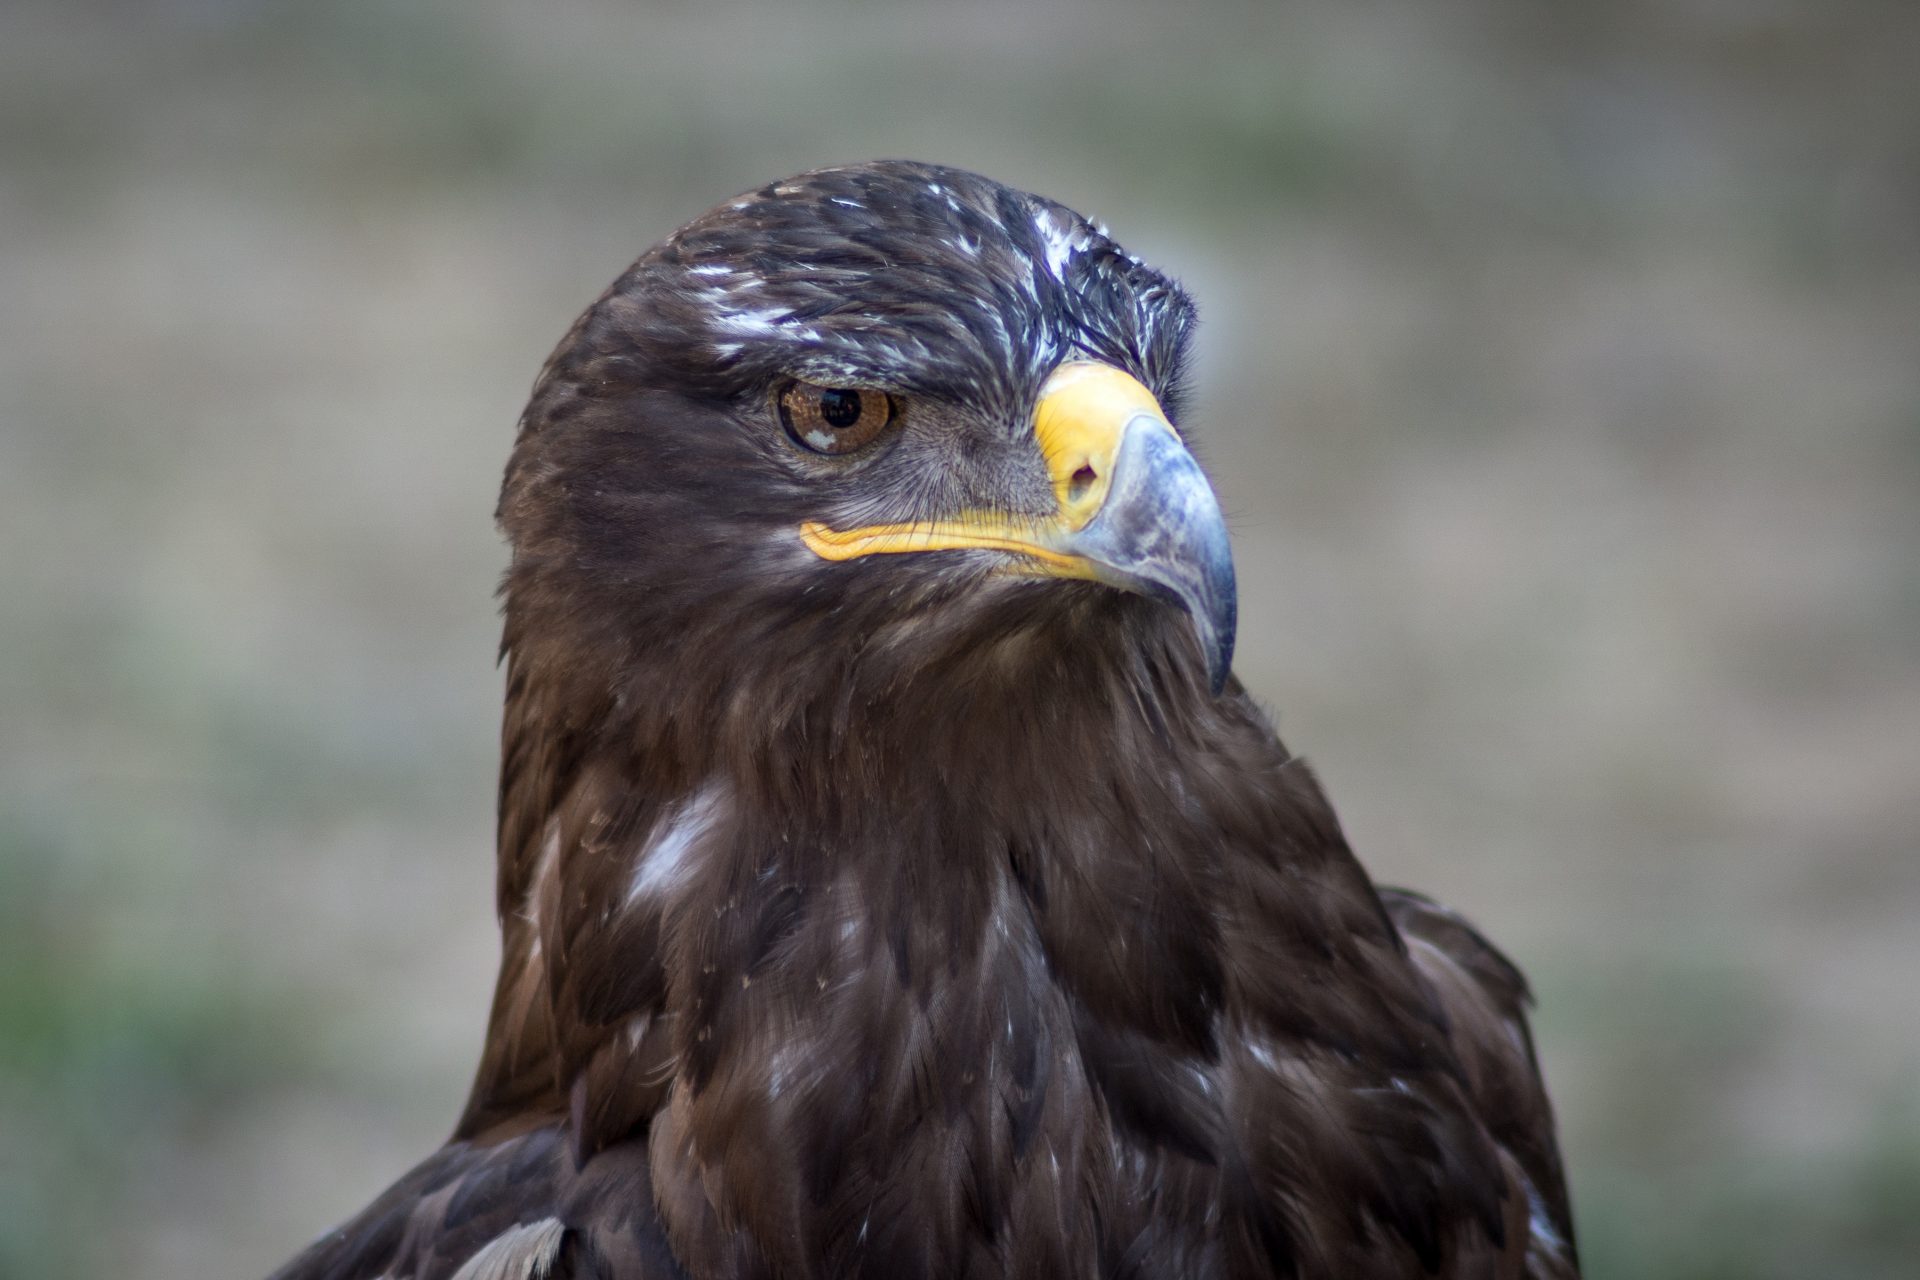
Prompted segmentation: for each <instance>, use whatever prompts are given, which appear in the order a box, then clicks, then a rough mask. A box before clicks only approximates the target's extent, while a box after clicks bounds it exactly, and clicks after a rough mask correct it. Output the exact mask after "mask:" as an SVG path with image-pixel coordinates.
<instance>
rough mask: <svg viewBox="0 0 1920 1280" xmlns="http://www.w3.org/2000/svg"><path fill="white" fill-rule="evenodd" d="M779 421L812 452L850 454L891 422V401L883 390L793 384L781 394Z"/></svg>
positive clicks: (806, 383) (803, 383)
mask: <svg viewBox="0 0 1920 1280" xmlns="http://www.w3.org/2000/svg"><path fill="white" fill-rule="evenodd" d="M780 421H781V422H782V423H783V424H785V426H786V428H787V434H788V435H790V436H792V437H793V438H794V439H795V440H796V441H798V442H799V443H800V444H802V445H805V446H806V447H807V448H809V449H811V450H813V451H814V452H815V453H852V452H853V451H854V450H855V449H858V448H859V447H860V446H861V445H864V444H868V443H870V442H871V441H872V440H873V438H874V437H875V436H877V435H879V434H880V433H881V431H883V430H885V428H886V425H887V424H888V423H889V422H891V421H893V399H892V397H890V396H888V395H887V393H886V392H884V391H863V390H860V389H858V388H855V387H822V386H816V385H815V384H813V383H811V382H796V383H794V384H793V385H792V386H790V387H788V388H787V389H786V390H785V391H783V392H781V393H780Z"/></svg>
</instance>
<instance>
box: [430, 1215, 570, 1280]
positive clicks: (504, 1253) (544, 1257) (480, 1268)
mask: <svg viewBox="0 0 1920 1280" xmlns="http://www.w3.org/2000/svg"><path fill="white" fill-rule="evenodd" d="M566 1232H567V1226H566V1224H565V1223H564V1222H561V1221H560V1219H558V1218H542V1219H541V1220H540V1221H538V1222H527V1223H523V1224H521V1225H520V1226H517V1227H514V1228H513V1229H512V1230H510V1231H503V1232H501V1233H500V1234H499V1235H497V1236H495V1237H494V1238H493V1239H491V1240H489V1241H487V1243H486V1244H485V1245H483V1246H481V1248H480V1252H478V1253H476V1254H474V1255H473V1256H472V1257H471V1258H468V1259H467V1260H466V1262H465V1263H464V1264H463V1265H462V1266H461V1268H460V1269H459V1270H458V1271H456V1272H454V1273H453V1280H547V1276H548V1275H550V1274H551V1273H552V1271H553V1262H554V1259H555V1258H557V1257H558V1256H559V1255H560V1241H561V1238H562V1237H563V1236H565V1235H566Z"/></svg>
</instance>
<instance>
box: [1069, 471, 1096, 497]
mask: <svg viewBox="0 0 1920 1280" xmlns="http://www.w3.org/2000/svg"><path fill="white" fill-rule="evenodd" d="M1099 478H1100V477H1099V476H1098V475H1097V474H1095V472H1094V469H1093V468H1092V467H1091V466H1083V467H1081V468H1080V469H1079V470H1078V471H1076V472H1074V473H1073V476H1072V478H1070V479H1069V480H1068V481H1067V501H1069V502H1078V501H1080V499H1082V498H1084V497H1086V496H1087V490H1088V489H1091V488H1092V487H1093V482H1094V481H1095V480H1097V479H1099Z"/></svg>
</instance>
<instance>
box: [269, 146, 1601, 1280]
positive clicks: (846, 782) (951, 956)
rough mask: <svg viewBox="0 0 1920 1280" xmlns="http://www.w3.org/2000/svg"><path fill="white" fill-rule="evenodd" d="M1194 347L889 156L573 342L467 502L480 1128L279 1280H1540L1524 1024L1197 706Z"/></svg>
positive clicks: (923, 172)
mask: <svg viewBox="0 0 1920 1280" xmlns="http://www.w3.org/2000/svg"><path fill="white" fill-rule="evenodd" d="M1193 327H1194V306H1193V303H1192V302H1191V301H1190V299H1189V298H1188V296H1187V294H1186V293H1185V292H1184V291H1183V290H1182V289H1181V287H1180V286H1179V285H1177V284H1176V283H1175V282H1174V281H1173V280H1172V279H1170V278H1169V277H1167V276H1166V275H1163V274H1161V273H1160V272H1159V271H1157V270H1155V269H1154V268H1152V267H1150V266H1148V265H1147V264H1145V263H1144V262H1142V261H1141V260H1140V259H1139V258H1137V257H1135V256H1134V255H1132V254H1130V253H1128V252H1127V251H1126V250H1125V249H1123V248H1122V247H1121V246H1120V245H1119V244H1117V243H1115V242H1114V241H1113V240H1112V239H1111V238H1110V237H1109V236H1108V234H1107V232H1106V230H1105V229H1104V228H1102V227H1100V226H1098V225H1095V224H1093V223H1090V222H1088V221H1087V220H1086V219H1084V218H1082V217H1081V216H1079V215H1078V214H1076V213H1074V212H1072V211H1070V210H1068V209H1066V208H1065V207H1063V206H1061V205H1059V204H1056V203H1054V202H1052V201H1050V200H1046V199H1042V198H1039V197H1036V196H1033V195H1028V194H1025V193H1023V192H1020V191H1016V190H1012V189H1010V188H1008V187H1005V186H1002V185H1000V184H999V183H996V182H993V181H990V180H988V179H986V178H983V177H980V176H978V175H975V174H972V173H968V172H964V171H961V170H957V169H951V168H944V167H939V166H934V165H927V164H919V163H909V162H903V161H886V162H876V163H870V164H861V165H854V166H851V167H845V168H836V169H825V170H820V171H816V172H810V173H805V174H801V175H799V176H797V177H794V178H790V179H787V180H786V181H782V182H777V183H774V184H771V185H768V186H765V187H762V188H760V189H758V190H755V191H752V192H749V193H747V194H745V195H743V196H741V197H739V198H738V199H734V200H730V201H727V202H726V203H724V204H722V205H720V206H718V207H717V208H715V209H713V210H712V211H711V212H709V213H707V214H705V215H704V216H702V217H700V218H698V219H696V220H695V221H693V222H691V223H689V224H687V225H686V226H684V227H682V228H681V229H680V230H679V231H677V232H675V233H674V234H673V235H672V236H670V237H669V238H668V239H666V240H665V241H664V242H663V243H661V244H660V245H658V246H656V247H655V248H653V249H652V250H650V251H649V252H648V253H646V254H645V255H644V256H643V257H641V258H640V259H639V260H638V261H637V262H636V263H634V265H633V266H632V267H631V268H630V269H628V271H627V272H626V273H625V274H624V275H622V276H621V277H620V278H619V279H618V280H616V281H615V282H614V284H613V285H612V286H611V287H610V288H609V289H608V290H607V291H606V293H604V294H603V295H602V296H601V297H600V299H599V300H598V301H597V302H595V303H594V304H593V305H592V306H591V307H590V308H588V310H587V311H586V313H585V314H584V315H582V316H581V317H580V319H579V320H578V321H577V322H576V323H575V324H574V326H573V328H572V329H571V331H569V332H568V333H567V335H566V336H565V338H564V339H562V341H561V342H560V345H559V347H558V348H557V349H556V350H555V352H554V354H553V355H552V357H551V358H550V359H549V360H548V362H547V365H546V367H545V369H544V371H543V372H542V374H541V375H540V378H539V380H538V382H537V384H536V386H535V389H534V392H533V396H532V400H531V403H530V404H529V405H528V407H527V410H526V413H525V415H524V416H523V417H522V418H521V420H520V426H519V433H518V437H517V440H516V443H515V445H514V449H513V454H512V459H511V461H510V463H509V464H508V467H507V472H506V480H505V485H504V490H503V493H502V496H501V499H500V506H499V512H498V515H499V520H500V523H501V526H502V528H503V530H504V531H505V533H506V536H507V537H508V539H509V541H510V543H511V546H512V561H511V567H510V568H509V570H508V572H507V575H506V580H505V585H504V587H503V592H502V594H503V598H504V602H505V603H504V615H505V619H506V622H505V637H504V640H503V643H502V649H503V654H504V661H505V666H506V709H505V720H504V726H503V732H502V752H501V768H500V798H499V832H498V836H499V849H498V854H499V879H498V902H497V906H498V911H499V918H500V923H501V930H502V934H503V939H502V944H503V957H502V962H501V967H500V974H499V980H498V986H497V988H496V991H495V995H494V999H493V1008H492V1015H491V1022H490V1025H489V1027H488V1031H487V1038H486V1046H485V1050H484V1052H483V1054H482V1057H481V1061H480V1065H479V1070H478V1074H477V1078H476V1079H475V1081H474V1084H473V1090H472V1094H471V1096H470V1098H469V1099H468V1101H467V1105H466V1110H465V1114H464V1115H462V1116H461V1118H460V1121H459V1124H458V1127H457V1128H456V1129H455V1130H454V1133H453V1136H452V1138H451V1139H450V1140H449V1141H448V1143H447V1144H446V1145H445V1146H444V1147H442V1148H441V1149H440V1150H439V1151H438V1152H436V1153H435V1154H433V1155H431V1156H429V1157H428V1158H427V1159H426V1160H425V1161H424V1162H423V1163H422V1164H420V1165H419V1166H418V1167H417V1168H415V1169H414V1170H413V1171H412V1172H411V1173H409V1174H407V1175H406V1176H405V1177H404V1178H402V1179H401V1180H400V1181H399V1182H398V1183H396V1184H395V1185H394V1186H393V1187H392V1188H391V1189H389V1190H388V1191H387V1192H386V1193H385V1194H384V1195H382V1196H380V1197H379V1198H378V1199H377V1200H375V1201H374V1202H373V1203H372V1205H371V1206H370V1207H368V1208H367V1209H366V1210H365V1211H364V1212H362V1213H361V1214H360V1215H359V1216H358V1217H356V1218H354V1219H352V1220H351V1221H349V1222H347V1223H346V1224H344V1225H343V1226H341V1227H339V1228H337V1229H335V1230H333V1231H331V1232H329V1233H327V1234H326V1235H324V1236H322V1237H321V1238H320V1239H319V1240H318V1241H316V1242H315V1243H314V1244H313V1245H311V1246H310V1247H309V1248H308V1249H307V1250H306V1251H305V1252H304V1253H303V1254H301V1255H300V1256H299V1257H297V1258H296V1259H295V1260H294V1261H292V1262H291V1263H289V1264H288V1265H287V1266H286V1267H285V1268H284V1269H283V1270H282V1271H281V1272H279V1275H280V1276H281V1277H285V1278H287V1280H293V1278H296V1277H297V1278H301V1280H372V1278H373V1277H384V1278H390V1280H401V1278H403V1277H404V1278H408V1280H445V1278H447V1277H457V1278H458V1280H481V1278H486V1280H521V1278H522V1277H528V1278H546V1277H618V1278H621V1280H669V1278H672V1277H688V1278H691V1280H707V1278H714V1280H719V1278H723V1277H724V1278H727V1280H733V1278H740V1277H769V1278H772V1277H838V1276H859V1277H906V1278H911V1277H923V1276H924V1277H956V1278H957V1277H988V1276H996V1277H997V1276H1023V1277H1139V1278H1141V1280H1146V1278H1149V1277H1257V1276H1284V1277H1294V1278H1296V1280H1313V1278H1319V1277H1339V1278H1342V1280H1362V1278H1371V1277H1383V1278H1384V1277H1449V1278H1451V1277H1489V1278H1492V1277H1532V1278H1536V1280H1538V1278H1543V1277H1571V1276H1574V1275H1576V1273H1577V1263H1576V1260H1575V1255H1574V1245H1573V1234H1572V1228H1571V1223H1570V1218H1569V1212H1568V1206H1567V1193H1566V1187H1565V1182H1564V1179H1563V1176H1562V1173H1561V1167H1560V1159H1559V1155H1558V1152H1557V1150H1556V1144H1555V1139H1554V1133H1553V1121H1552V1116H1551V1112H1550V1110H1549V1106H1548V1102H1547V1097H1546V1093H1545V1090H1544V1087H1543V1085H1542V1082H1541V1078H1540V1073H1539V1070H1538V1066H1537V1064H1536V1062H1535V1058H1534V1052H1533V1047H1532V1042H1531V1039H1530V1033H1529V1031H1528V1028H1527V1024H1526V1020H1525V1009H1526V1006H1527V1003H1528V999H1529V997H1528V994H1527V989H1526V985H1525V983H1524V981H1523V979H1522V978H1521V976H1520V974H1519V973H1518V972H1517V971H1516V970H1515V968H1514V967H1513V966H1512V965H1511V964H1510V963H1509V962H1508V961H1507V960H1506V959H1504V958H1503V957H1502V956H1501V954H1500V953H1499V952H1498V951H1496V950H1495V949H1494V948H1493V947H1492V946H1490V945H1489V944H1488V943H1487V942H1486V941H1485V940H1483V939H1482V938H1481V936H1480V935H1479V934H1478V933H1477V932H1476V931H1475V930H1474V929H1473V927H1472V926H1470V925H1469V924H1467V923H1466V922H1465V921H1464V920H1463V919H1461V918H1460V917H1459V916H1458V915H1455V914H1454V913H1453V912H1451V911H1449V910H1447V909H1445V908H1443V907H1441V906H1438V905H1436V904H1435V903H1433V902H1431V901H1429V900H1428V899H1426V898H1423V897H1420V896H1417V895H1414V894H1411V893H1405V892H1399V891H1393V890H1386V889H1379V888H1376V887H1375V886H1374V885H1373V883H1372V882H1371V881H1370V880H1369V878H1368V876H1367V874H1366V872H1365V871H1364V870H1362V868H1361V866H1360V863H1359V862H1358V861H1357V860H1356V859H1355V857H1354V855H1353V853H1352V852H1351V851H1350V850H1349V848H1348V845H1347V842H1346V839H1345V837H1344V836H1343V834H1342V832H1341V828H1340V824H1339V821H1338V820H1337V818H1336V817H1335V815H1334V812H1333V810H1332V808H1331V807H1330V806H1329V804H1328V802H1327V800H1326V798H1325V796H1324V795H1323V794H1322V791H1321V789H1320V787H1319V785H1318V784H1317V783H1316V781H1315V780H1314V777H1313V775H1312V774H1311V773H1310V772H1309V770H1308V769H1307V767H1306V766H1305V765H1304V764H1303V763H1302V762H1301V761H1300V760H1299V759H1298V758H1297V757H1295V756H1293V755H1292V754H1290V753H1289V752H1288V750H1287V749H1286V748H1285V747H1284V746H1282V745H1281V743H1280V741H1279V739H1278V738H1277V737H1276V736H1275V733H1274V730H1273V728H1272V727H1271V725H1270V723H1269V721H1268V719H1267V717H1266V716H1265V715H1264V714H1263V712H1262V711H1261V710H1260V709H1259V708H1258V707H1257V706H1256V705H1255V704H1254V702H1253V701H1252V699H1250V698H1249V696H1248V695H1247V694H1246V692H1245V691H1244V690H1243V689H1242V687H1241V686H1240V684H1239V683H1238V682H1237V681H1236V680H1235V678H1234V677H1233V675H1232V673H1231V669H1230V659H1231V655H1232V650H1233V644H1234V631H1235V629H1234V573H1233V564H1232V560H1231V558H1230V554H1229V546H1228V537H1227V530H1226V526H1225V522H1224V521H1223V519H1222V516H1221V512H1220V508H1219V506H1218V504H1217V502H1216V500H1215V498H1214V494H1213V491H1212V488H1211V487H1210V485H1209V483H1208V481H1207V479H1206V477H1205V475H1204V474H1203V472H1202V471H1201V469H1200V467H1199V465H1198V464H1197V463H1196V461H1195V459H1194V455H1193V453H1192V452H1191V451H1190V448H1189V441H1188V430H1189V428H1188V426H1187V424H1185V423H1184V422H1183V421H1182V415H1181V412H1180V410H1181V404H1182V399H1183V397H1182V395H1181V388H1182V380H1183V375H1184V373H1185V370H1186V361H1187V352H1188V347H1189V337H1190V335H1191V333H1192V331H1193Z"/></svg>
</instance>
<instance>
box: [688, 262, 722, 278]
mask: <svg viewBox="0 0 1920 1280" xmlns="http://www.w3.org/2000/svg"><path fill="white" fill-rule="evenodd" d="M687 270H688V271H691V272H692V273H693V274H694V275H696V276H730V275H732V274H733V268H732V267H731V266H728V265H727V264H726V263H724V262H703V263H701V264H700V265H699V266H697V267H688V268H687Z"/></svg>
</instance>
